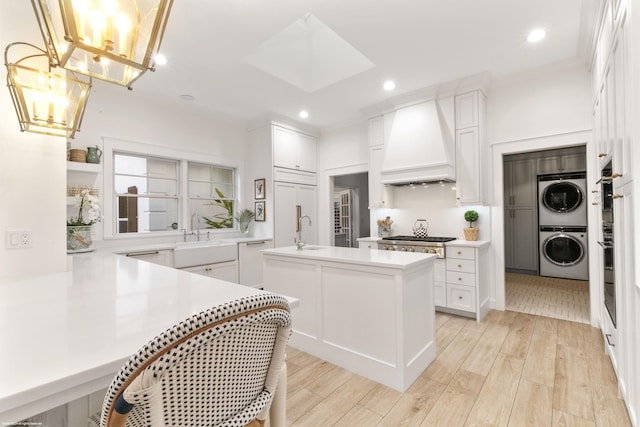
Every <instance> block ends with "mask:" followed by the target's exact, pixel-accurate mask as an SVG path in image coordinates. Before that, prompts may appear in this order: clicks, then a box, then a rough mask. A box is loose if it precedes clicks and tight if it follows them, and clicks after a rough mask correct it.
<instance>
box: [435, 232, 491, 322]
mask: <svg viewBox="0 0 640 427" xmlns="http://www.w3.org/2000/svg"><path fill="white" fill-rule="evenodd" d="M488 246H489V245H488V243H486V245H483V244H480V245H479V246H478V247H472V246H449V245H447V257H446V259H437V260H436V261H435V270H434V302H435V305H436V310H439V311H445V312H446V311H449V312H452V313H454V314H461V315H465V316H470V317H473V318H475V319H476V320H482V318H483V317H484V315H485V314H486V313H487V312H488V311H489V289H488V269H487V268H486V267H483V265H487V259H486V257H487V247H488Z"/></svg>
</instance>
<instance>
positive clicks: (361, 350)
mask: <svg viewBox="0 0 640 427" xmlns="http://www.w3.org/2000/svg"><path fill="white" fill-rule="evenodd" d="M262 254H263V272H264V276H263V277H264V283H263V284H264V289H265V290H268V291H272V292H277V293H283V294H285V295H289V296H292V297H294V298H297V299H299V300H300V306H299V307H298V308H297V309H296V311H295V312H294V313H293V314H292V315H293V333H292V335H291V339H290V341H289V342H290V345H291V346H292V347H295V348H298V349H300V350H302V351H305V352H307V353H309V354H312V355H314V356H316V357H319V358H321V359H324V360H327V361H329V362H331V363H333V364H336V365H338V366H341V367H343V368H345V369H348V370H350V371H352V372H355V373H357V374H360V375H362V376H365V377H367V378H369V379H372V380H374V381H377V382H379V383H382V384H384V385H386V386H388V387H391V388H393V389H395V390H398V391H405V390H406V389H407V388H409V386H410V385H411V384H412V383H413V382H414V381H415V379H416V378H417V377H418V376H419V375H420V374H421V373H422V371H423V370H424V369H425V368H426V367H427V366H428V365H429V364H430V363H431V362H432V361H433V360H434V358H435V354H436V348H435V341H434V330H435V327H434V321H435V306H434V301H433V264H434V259H435V255H427V254H417V253H397V252H391V251H363V250H361V249H355V248H337V247H323V246H314V247H305V248H304V249H302V250H298V249H297V248H296V247H295V246H291V247H284V248H276V249H268V250H264V251H262Z"/></svg>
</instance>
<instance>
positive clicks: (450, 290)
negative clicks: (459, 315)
mask: <svg viewBox="0 0 640 427" xmlns="http://www.w3.org/2000/svg"><path fill="white" fill-rule="evenodd" d="M447 307H449V308H455V309H456V310H464V311H473V312H475V311H476V290H475V288H468V287H466V286H456V285H449V284H448V285H447Z"/></svg>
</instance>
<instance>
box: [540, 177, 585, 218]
mask: <svg viewBox="0 0 640 427" xmlns="http://www.w3.org/2000/svg"><path fill="white" fill-rule="evenodd" d="M586 188H587V180H586V174H585V173H573V174H561V175H558V174H554V175H538V224H539V225H540V226H556V225H566V226H571V227H586V226H587V197H586Z"/></svg>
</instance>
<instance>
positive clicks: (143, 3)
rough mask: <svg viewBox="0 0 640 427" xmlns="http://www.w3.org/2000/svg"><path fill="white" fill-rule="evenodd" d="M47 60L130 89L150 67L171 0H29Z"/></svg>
mask: <svg viewBox="0 0 640 427" xmlns="http://www.w3.org/2000/svg"><path fill="white" fill-rule="evenodd" d="M31 3H32V4H33V8H34V10H35V12H36V16H37V18H38V24H39V26H40V30H41V32H42V36H43V37H44V41H45V44H46V45H47V50H48V51H49V55H50V57H51V58H52V61H53V62H54V63H55V64H56V65H58V66H60V67H63V68H66V69H67V70H71V71H74V72H78V73H82V74H87V75H89V76H91V77H94V78H97V79H100V80H106V81H108V82H111V83H116V84H119V85H122V86H126V87H129V88H131V84H132V83H133V82H134V81H136V80H137V79H138V78H140V76H142V75H143V74H144V73H145V72H146V71H147V70H153V67H154V57H155V54H156V53H157V52H158V49H159V48H160V43H161V42H162V37H163V34H164V30H165V27H166V25H167V19H168V17H169V12H170V11H171V6H172V4H173V0H31Z"/></svg>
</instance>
